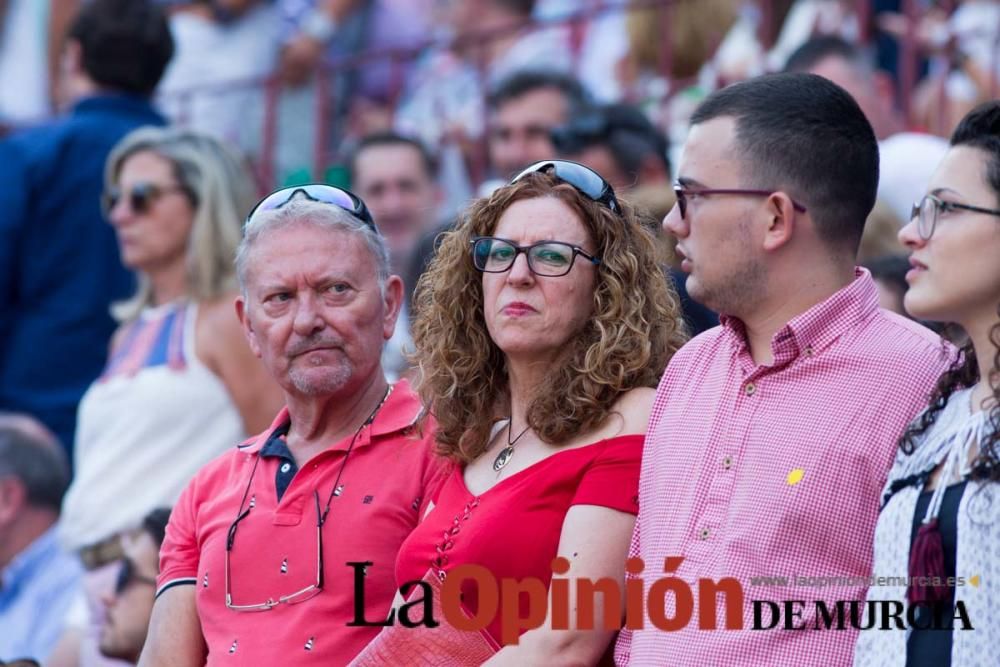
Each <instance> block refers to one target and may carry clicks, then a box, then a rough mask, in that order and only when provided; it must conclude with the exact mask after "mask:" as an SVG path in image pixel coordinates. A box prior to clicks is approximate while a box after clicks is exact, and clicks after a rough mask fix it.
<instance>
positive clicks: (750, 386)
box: [743, 382, 757, 396]
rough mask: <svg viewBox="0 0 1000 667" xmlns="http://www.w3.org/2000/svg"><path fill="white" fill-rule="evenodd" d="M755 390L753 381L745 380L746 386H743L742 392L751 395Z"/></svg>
mask: <svg viewBox="0 0 1000 667" xmlns="http://www.w3.org/2000/svg"><path fill="white" fill-rule="evenodd" d="M756 391H757V385H755V384H754V383H753V382H747V386H745V387H743V393H744V394H746V395H747V396H753V395H754V393H756Z"/></svg>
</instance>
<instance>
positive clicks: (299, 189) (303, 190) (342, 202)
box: [243, 183, 378, 234]
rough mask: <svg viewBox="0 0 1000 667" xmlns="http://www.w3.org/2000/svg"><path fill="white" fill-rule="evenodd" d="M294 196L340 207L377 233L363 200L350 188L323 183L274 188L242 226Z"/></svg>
mask: <svg viewBox="0 0 1000 667" xmlns="http://www.w3.org/2000/svg"><path fill="white" fill-rule="evenodd" d="M296 197H301V198H303V199H307V200H309V201H315V202H320V203H321V204H331V205H333V206H336V207H338V208H341V209H343V210H345V211H347V212H348V213H350V214H351V215H353V216H354V217H355V218H357V219H358V220H360V221H361V222H363V223H365V225H367V226H368V227H369V228H370V229H371V230H372V231H373V232H375V233H376V234H377V233H378V228H377V227H376V226H375V220H374V219H373V218H372V214H371V212H369V210H368V207H367V206H365V203H364V201H362V200H361V197H359V196H357V195H356V194H354V193H353V192H351V191H350V190H343V189H341V188H336V187H334V186H332V185H326V184H325V183H309V184H307V185H293V186H291V187H287V188H282V189H280V190H275V191H274V192H272V193H271V194H269V195H268V196H266V197H264V198H263V199H261V200H260V201H259V202H257V204H256V205H255V206H254V207H253V208H252V209H251V210H250V214H249V215H248V216H247V219H246V222H245V223H244V225H243V226H244V227H249V226H250V225H252V224H253V221H254V216H255V215H257V214H258V213H263V212H265V211H276V210H277V209H279V208H281V207H282V206H285V205H286V204H288V203H289V202H291V201H292V200H293V199H295V198H296Z"/></svg>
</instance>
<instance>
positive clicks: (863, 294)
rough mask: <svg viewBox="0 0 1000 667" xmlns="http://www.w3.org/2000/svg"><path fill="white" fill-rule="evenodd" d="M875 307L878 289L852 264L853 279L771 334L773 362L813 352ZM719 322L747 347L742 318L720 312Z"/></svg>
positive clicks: (869, 274) (742, 346)
mask: <svg viewBox="0 0 1000 667" xmlns="http://www.w3.org/2000/svg"><path fill="white" fill-rule="evenodd" d="M876 310H878V290H877V288H876V287H875V281H874V280H872V277H871V273H869V272H868V269H865V268H862V267H855V268H854V280H852V281H851V282H850V283H849V284H848V285H846V286H844V287H843V288H841V289H840V290H838V291H836V292H834V293H833V294H832V295H831V296H829V297H828V298H826V299H824V300H823V301H821V302H819V303H817V304H816V305H815V306H813V307H812V308H810V309H809V310H807V311H805V312H804V313H800V314H799V315H796V316H795V317H793V318H792V319H791V320H789V321H788V323H787V324H785V326H783V327H782V328H780V329H778V330H777V331H776V332H775V333H774V336H773V337H772V338H771V352H772V353H773V355H774V365H776V366H777V365H782V363H787V362H789V361H791V360H792V359H795V358H797V357H798V356H800V355H801V354H806V355H808V356H813V355H816V354H819V353H820V352H821V351H822V350H823V349H825V348H826V347H828V346H829V345H830V344H831V343H833V342H834V341H835V340H837V339H838V338H839V337H840V336H842V335H843V334H844V333H846V332H847V331H850V330H851V329H852V328H853V327H855V326H856V325H857V324H858V323H860V322H862V321H864V320H866V319H867V318H869V317H870V316H871V315H872V313H874V312H875V311H876ZM719 322H720V323H721V324H722V326H723V328H724V329H725V330H726V331H727V332H728V333H729V335H730V337H731V338H732V340H733V341H734V342H735V343H736V344H737V346H738V347H739V348H746V347H747V339H746V326H745V325H744V324H743V322H742V320H740V319H738V318H736V317H733V316H731V315H722V316H720V317H719Z"/></svg>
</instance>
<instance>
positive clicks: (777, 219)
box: [764, 191, 799, 251]
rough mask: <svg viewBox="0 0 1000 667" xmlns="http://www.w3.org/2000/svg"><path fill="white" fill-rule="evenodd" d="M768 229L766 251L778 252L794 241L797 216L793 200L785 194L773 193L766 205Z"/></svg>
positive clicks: (765, 236) (765, 234)
mask: <svg viewBox="0 0 1000 667" xmlns="http://www.w3.org/2000/svg"><path fill="white" fill-rule="evenodd" d="M764 213H765V215H766V216H767V227H766V229H765V230H764V250H769V251H770V250H777V249H778V248H781V247H782V246H784V245H785V244H787V243H789V242H790V241H791V240H792V236H793V235H794V234H795V224H796V216H797V215H798V214H799V212H798V211H796V210H795V204H793V203H792V198H791V197H789V196H788V195H787V194H785V193H784V192H781V191H778V192H772V193H771V194H770V195H769V196H768V198H767V201H766V202H765V203H764Z"/></svg>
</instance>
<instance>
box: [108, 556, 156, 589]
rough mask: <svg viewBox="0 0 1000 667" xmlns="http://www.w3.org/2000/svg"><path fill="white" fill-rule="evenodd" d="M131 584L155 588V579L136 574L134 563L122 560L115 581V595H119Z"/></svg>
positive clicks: (125, 559)
mask: <svg viewBox="0 0 1000 667" xmlns="http://www.w3.org/2000/svg"><path fill="white" fill-rule="evenodd" d="M132 584H146V585H149V586H153V587H154V588H155V587H156V579H154V578H152V577H144V576H142V575H141V574H139V573H137V572H136V568H135V563H133V562H132V560H131V559H130V558H122V559H121V560H120V561H119V567H118V578H117V579H115V595H121V594H122V593H124V592H125V591H126V590H128V587H129V586H131V585H132Z"/></svg>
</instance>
